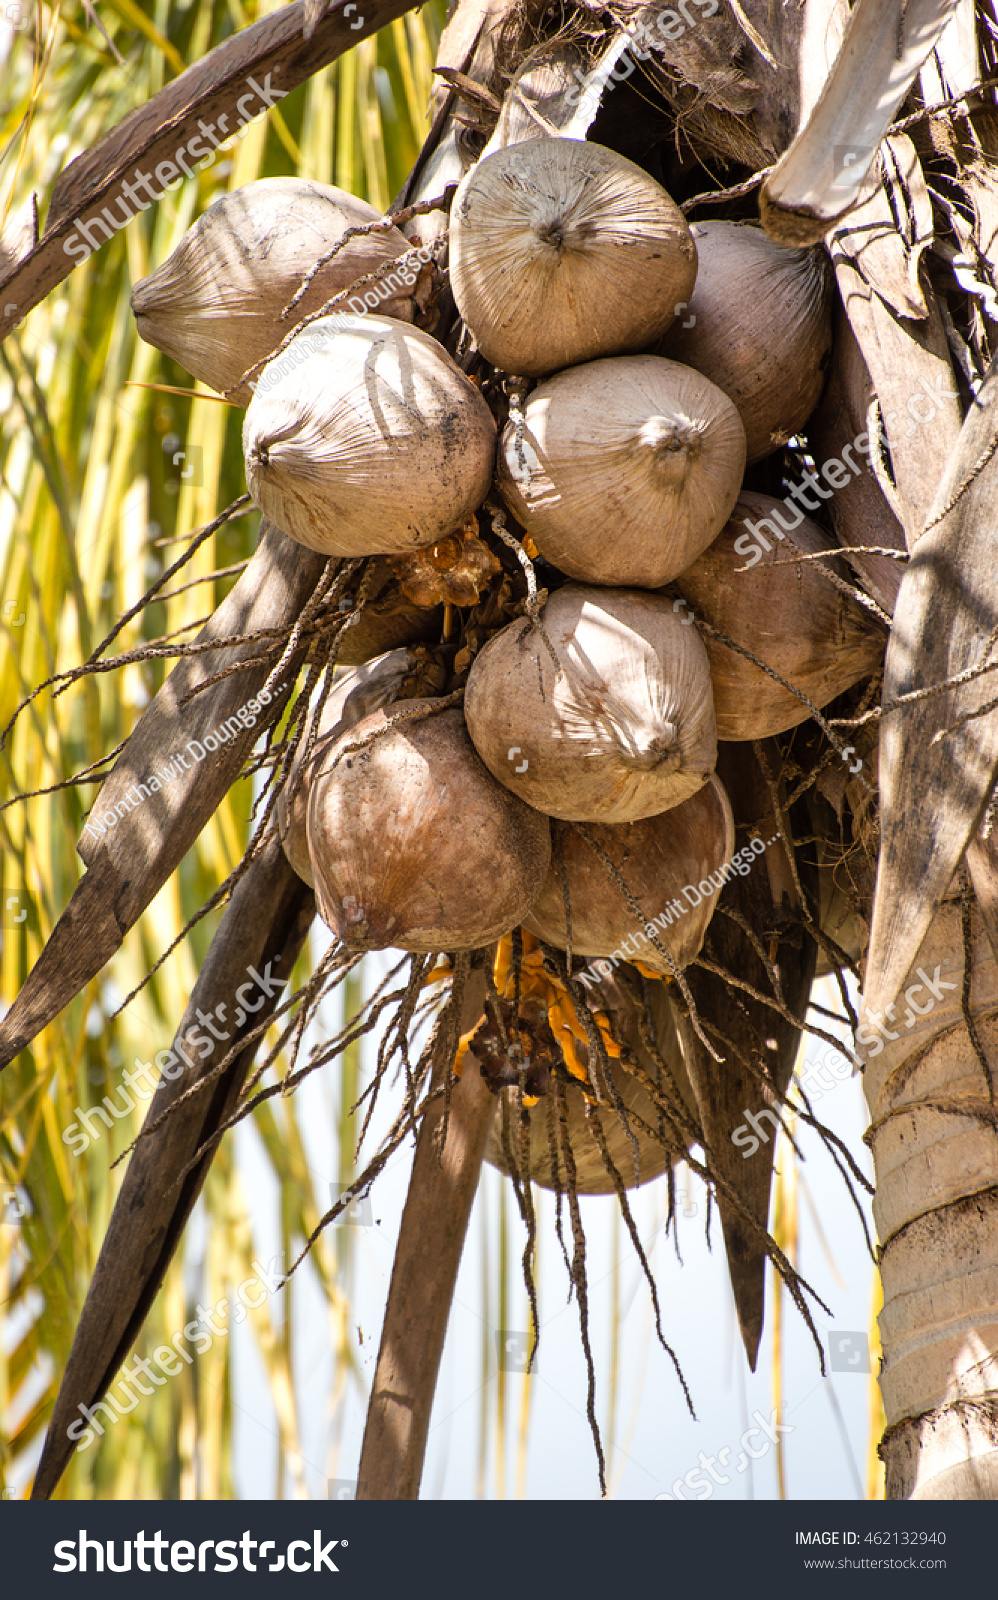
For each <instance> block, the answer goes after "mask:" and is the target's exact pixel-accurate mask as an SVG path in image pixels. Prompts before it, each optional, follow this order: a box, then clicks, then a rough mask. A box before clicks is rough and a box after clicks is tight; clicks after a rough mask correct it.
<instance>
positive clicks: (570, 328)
mask: <svg viewBox="0 0 998 1600" xmlns="http://www.w3.org/2000/svg"><path fill="white" fill-rule="evenodd" d="M696 270H697V258H696V249H695V247H694V244H693V240H692V236H691V234H690V230H689V227H688V226H687V223H686V220H685V218H684V217H683V215H682V212H681V211H680V210H679V208H678V207H677V206H676V205H675V203H674V202H673V201H672V200H671V199H670V198H669V196H668V195H667V194H666V192H665V190H664V189H663V188H662V187H661V185H660V184H658V183H656V182H655V180H654V178H651V177H649V175H648V174H647V173H646V172H644V171H642V169H641V168H640V167H637V166H635V165H634V163H633V162H631V161H628V160H626V159H625V158H624V157H623V156H620V155H617V154H616V153H615V152H614V151H612V150H606V149H604V148H603V147H602V146H601V145H596V144H587V143H586V142H585V141H583V140H578V139H551V138H543V139H532V140H530V141H529V142H528V143H526V144H516V145H512V146H510V147H509V148H508V149H506V150H497V151H495V152H494V154H492V155H489V156H486V157H485V158H484V159H483V160H481V161H479V162H478V163H477V165H476V166H474V167H472V169H471V171H470V172H469V173H467V174H466V175H465V177H464V179H463V180H462V182H461V185H460V187H459V189H458V191H457V194H456V196H455V198H454V205H453V208H452V210H451V225H450V281H451V288H452V290H453V293H454V299H455V300H456V302H457V307H458V310H459V311H460V313H461V315H462V317H463V318H464V320H465V322H466V323H467V324H468V327H469V328H470V329H471V331H472V333H473V334H474V335H475V338H476V340H477V342H478V347H479V349H480V350H481V352H482V354H483V355H484V356H485V357H486V358H487V360H489V361H491V362H492V363H493V365H494V366H497V367H499V368H501V369H502V370H503V371H504V372H511V373H517V374H521V375H523V376H527V377H536V376H540V375H541V374H543V373H547V372H554V371H556V370H557V369H558V368H560V367H567V366H572V365H574V364H575V363H576V362H578V361H589V360H592V359H593V357H595V356H603V355H615V354H617V353H618V352H620V351H623V350H640V349H641V348H642V346H643V345H647V344H650V343H651V342H652V340H654V339H656V338H658V337H659V336H660V335H661V334H662V333H664V331H665V329H666V328H667V327H668V326H669V324H670V323H671V322H672V320H673V317H674V315H675V307H676V306H677V304H679V303H680V302H682V301H684V300H688V299H689V297H690V294H691V292H692V289H693V282H694V279H695V277H696Z"/></svg>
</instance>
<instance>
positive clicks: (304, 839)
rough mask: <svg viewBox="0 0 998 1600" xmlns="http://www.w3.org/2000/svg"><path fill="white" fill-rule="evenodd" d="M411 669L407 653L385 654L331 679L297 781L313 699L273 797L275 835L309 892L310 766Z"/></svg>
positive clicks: (388, 697) (391, 695) (384, 701)
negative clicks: (293, 754)
mask: <svg viewBox="0 0 998 1600" xmlns="http://www.w3.org/2000/svg"><path fill="white" fill-rule="evenodd" d="M413 667H414V662H413V658H412V656H410V654H409V652H408V650H391V651H389V652H388V653H387V654H386V655H383V656H379V657H378V658H377V660H375V661H368V662H366V663H365V664H364V665H363V666H359V667H356V668H355V669H354V670H353V671H352V672H345V673H343V675H342V676H341V677H340V678H338V679H337V681H336V682H335V683H334V684H333V687H332V688H331V689H330V691H329V693H328V695H327V696H326V700H325V704H324V705H323V707H322V711H321V713H320V715H319V719H318V729H317V731H316V735H315V743H314V744H313V745H312V750H311V754H310V756H309V759H308V768H307V770H306V773H305V776H304V777H303V778H302V779H301V781H299V779H298V774H299V772H300V771H301V763H302V759H303V757H304V754H305V750H306V747H307V744H308V741H309V738H310V737H311V732H312V726H313V724H314V722H315V713H316V711H318V708H319V700H318V694H317V695H316V698H315V703H314V705H313V706H312V709H311V710H310V712H309V714H308V721H307V723H306V726H305V729H304V731H303V733H302V736H301V741H300V743H299V745H298V751H297V754H296V755H295V758H294V761H293V762H292V764H291V769H290V771H289V773H288V775H287V778H286V780H285V782H284V785H283V787H282V789H281V792H280V794H279V795H278V797H277V829H278V832H279V834H280V836H281V844H282V846H283V848H284V854H285V855H286V856H287V858H288V860H289V861H290V863H291V865H292V866H293V867H294V869H295V871H296V872H297V874H298V876H299V878H304V880H305V882H306V883H307V884H309V885H310V886H311V887H313V888H314V887H315V884H314V880H313V877H312V860H311V857H310V856H309V853H308V834H307V822H308V795H309V787H310V783H311V778H310V773H311V770H312V768H313V767H314V766H315V763H316V762H319V763H321V761H322V755H323V752H324V750H325V749H326V747H327V745H328V744H330V743H331V742H332V740H334V739H337V738H338V737H339V735H340V734H341V733H345V732H346V730H347V729H348V728H352V727H353V725H354V723H356V722H360V721H361V719H362V718H363V717H366V716H369V715H370V713H371V712H372V711H379V710H380V709H381V707H382V706H386V705H388V704H389V702H390V701H392V700H394V699H395V697H396V695H397V694H398V692H399V690H400V689H401V687H402V685H403V683H404V682H405V680H406V678H407V677H408V676H409V675H410V673H411V672H412V670H413Z"/></svg>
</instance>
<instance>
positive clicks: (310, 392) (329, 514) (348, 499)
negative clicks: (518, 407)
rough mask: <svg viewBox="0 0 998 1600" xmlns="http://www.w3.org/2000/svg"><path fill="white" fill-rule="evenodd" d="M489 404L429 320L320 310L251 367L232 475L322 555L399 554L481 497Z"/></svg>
mask: <svg viewBox="0 0 998 1600" xmlns="http://www.w3.org/2000/svg"><path fill="white" fill-rule="evenodd" d="M495 432H496V430H495V423H494V422H493V420H492V413H491V412H490V411H489V408H488V406H487V405H486V404H485V401H484V400H483V399H482V396H481V395H480V394H479V392H478V390H477V389H476V388H475V386H474V384H473V383H471V382H470V380H469V379H468V378H466V377H465V375H464V373H463V372H462V371H461V369H460V368H459V367H458V366H457V365H456V363H455V362H454V361H452V360H451V358H450V356H449V355H448V354H447V352H446V350H445V349H444V348H443V346H442V345H440V344H438V343H437V341H436V340H435V339H432V338H431V337H430V336H429V334H426V333H421V332H419V331H418V330H417V329H416V328H409V327H406V326H405V324H404V323H401V322H395V321H393V320H392V319H391V318H389V317H374V316H370V317H352V316H346V317H339V316H335V317H322V318H320V320H319V321H318V322H315V323H313V324H312V325H311V327H309V328H304V329H302V331H301V332H300V333H299V334H297V335H296V336H295V338H294V339H293V340H292V342H291V344H290V345H289V346H288V348H287V350H285V351H284V352H283V353H282V354H281V355H280V356H278V357H277V358H276V359H275V360H274V361H272V362H270V363H269V364H268V365H267V366H266V367H264V369H263V373H262V374H261V378H260V383H259V385H258V387H257V391H256V394H255V395H254V396H253V400H252V403H251V405H250V407H249V410H248V411H247V413H246V419H245V422H244V424H243V454H244V456H245V460H246V483H247V487H248V488H249V491H250V494H251V495H252V496H253V499H254V500H255V502H256V504H257V505H258V506H259V507H260V509H261V510H262V511H264V512H265V513H266V515H267V516H268V517H269V518H270V520H271V521H272V522H274V523H276V524H277V526H278V527H279V528H281V529H282V530H283V531H284V532H285V533H286V534H289V535H290V537H291V538H292V539H297V540H298V542H299V544H303V545H307V546H308V547H309V549H311V550H318V551H320V552H321V553H322V554H323V555H333V556H362V555H401V554H405V553H406V552H409V551H411V550H414V549H417V548H419V547H420V546H422V545H429V544H435V543H437V541H438V540H440V539H442V538H444V537H445V536H446V535H449V534H451V533H452V532H454V530H455V529H456V528H458V527H460V526H461V525H462V524H463V523H464V522H465V520H466V519H467V518H468V517H469V516H470V514H471V512H472V511H474V510H475V508H476V507H477V506H479V505H480V504H481V502H482V501H483V500H484V498H485V495H486V494H487V492H488V488H489V484H490V483H491V481H492V463H493V457H494V454H495Z"/></svg>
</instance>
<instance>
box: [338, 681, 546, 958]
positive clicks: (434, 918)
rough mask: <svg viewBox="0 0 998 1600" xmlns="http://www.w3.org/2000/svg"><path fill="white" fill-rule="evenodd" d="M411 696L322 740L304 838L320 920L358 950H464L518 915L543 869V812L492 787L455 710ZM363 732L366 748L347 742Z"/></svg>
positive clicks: (502, 929) (356, 739)
mask: <svg viewBox="0 0 998 1600" xmlns="http://www.w3.org/2000/svg"><path fill="white" fill-rule="evenodd" d="M432 705H433V702H432V701H427V700H409V701H406V703H405V707H404V709H405V711H406V712H407V713H408V714H409V720H407V721H405V722H403V723H402V724H401V725H399V726H398V727H395V728H392V729H391V730H390V731H389V732H387V733H386V732H384V729H385V727H386V724H387V722H388V719H389V717H390V716H392V715H397V714H398V711H399V708H398V707H393V708H391V710H389V711H376V712H373V713H372V714H371V715H370V716H368V717H365V718H364V719H363V720H362V721H361V722H359V723H357V724H356V725H355V726H354V727H353V728H351V729H349V731H348V732H346V733H345V734H343V735H341V736H340V738H338V739H336V740H335V741H333V743H332V744H331V745H329V746H328V747H327V748H326V750H325V752H324V754H323V759H322V761H321V763H316V765H315V767H314V768H313V773H312V783H311V789H310V794H309V808H308V845H309V853H310V855H311V858H312V872H313V875H314V878H315V890H316V897H317V900H318V905H319V912H320V914H321V916H322V919H323V921H324V922H325V923H326V924H327V926H328V927H329V928H331V929H332V931H333V932H334V933H335V934H336V935H337V937H338V938H340V939H341V940H342V941H343V943H344V944H346V945H348V946H349V947H350V948H351V949H353V950H381V949H385V948H386V947H388V946H394V947H396V948H398V949H401V950H414V951H422V952H424V953H425V952H428V951H432V950H469V949H474V948H476V947H478V946H479V945H484V944H488V943H489V942H490V941H492V940H494V939H497V938H498V937H499V935H500V934H502V933H505V932H508V931H509V929H510V928H513V927H515V926H516V925H517V924H518V923H519V922H521V921H522V920H523V917H524V916H525V915H526V912H527V911H528V910H529V908H530V903H531V901H532V900H533V898H534V896H535V895H536V893H537V891H538V889H539V887H540V885H541V883H542V882H543V881H544V876H545V874H546V872H547V869H548V865H549V863H550V858H551V838H550V830H549V825H548V821H547V818H546V817H543V816H541V815H540V813H539V812H537V811H533V810H531V808H530V806H528V805H526V804H524V802H523V801H522V800H518V799H517V797H516V796H515V795H511V794H509V793H508V791H507V790H505V789H503V788H502V787H501V785H500V784H497V783H496V782H495V781H494V780H493V779H492V778H491V777H490V776H489V774H488V772H487V771H486V770H485V768H484V766H483V765H482V763H481V761H480V760H479V759H478V757H477V755H476V754H475V751H474V748H473V747H472V744H471V740H470V739H469V737H468V732H467V729H466V728H465V725H464V717H463V716H462V714H461V711H460V709H459V708H457V707H448V708H447V709H446V710H444V711H437V712H434V713H433V714H432V715H423V716H420V715H419V713H421V712H427V711H429V710H430V708H431V707H432ZM366 739H367V740H370V742H369V743H368V744H366V745H365V746H364V748H362V749H357V750H350V749H348V747H349V746H352V745H356V744H358V743H360V742H362V741H364V740H366Z"/></svg>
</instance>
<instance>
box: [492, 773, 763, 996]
mask: <svg viewBox="0 0 998 1600" xmlns="http://www.w3.org/2000/svg"><path fill="white" fill-rule="evenodd" d="M585 831H586V832H587V833H588V834H589V835H590V837H591V838H593V839H594V840H595V841H596V843H597V844H598V845H599V847H600V848H601V849H602V850H603V851H604V852H605V854H606V855H607V856H608V857H609V859H610V860H611V861H612V862H613V865H614V866H615V867H616V868H617V871H618V872H619V873H620V876H621V877H622V878H623V880H624V882H625V883H626V884H627V887H628V889H629V890H630V892H631V895H632V896H633V898H634V900H635V901H636V903H637V904H638V905H639V906H640V907H641V910H642V911H643V912H644V914H645V916H646V918H647V919H648V920H647V921H646V922H645V924H644V926H641V925H640V923H639V922H638V920H637V918H636V917H635V914H634V912H633V911H632V909H631V907H630V906H629V905H628V903H627V899H626V897H625V895H624V892H623V890H622V889H621V888H620V886H619V884H618V883H617V882H616V881H615V880H614V879H613V878H612V877H611V875H610V873H609V872H608V871H607V869H606V867H605V866H604V864H603V862H602V861H601V860H600V859H599V856H598V855H597V854H596V852H595V851H594V850H593V849H592V847H591V846H590V845H589V844H588V843H587V842H586V840H585V839H584V837H583V835H582V832H581V831H580V830H579V828H578V827H572V826H570V825H569V826H568V827H563V828H562V829H561V849H562V859H563V862H564V866H565V871H566V874H567V879H568V896H569V905H570V908H571V913H572V951H573V954H575V955H579V956H589V957H594V956H595V957H603V958H604V961H603V963H602V966H605V967H606V972H605V973H602V976H608V975H609V972H610V971H611V970H612V965H611V964H610V963H611V961H612V963H613V964H616V963H619V962H623V961H629V960H634V959H636V960H640V961H641V962H643V963H644V965H645V966H647V967H651V969H652V971H654V972H657V973H659V974H661V976H662V977H668V976H669V975H670V974H671V972H672V967H671V966H670V965H669V963H668V961H667V960H666V959H665V956H663V955H662V954H661V952H660V951H659V950H658V949H656V947H655V945H654V944H653V943H652V940H653V939H655V940H657V941H658V943H659V944H660V945H662V946H663V947H664V949H665V950H667V951H668V953H669V955H670V956H671V957H672V960H673V961H674V962H675V964H676V966H678V967H686V966H688V965H689V963H690V962H691V961H692V960H693V959H694V957H696V956H697V955H699V953H700V947H701V945H702V944H703V939H704V934H705V933H706V931H707V924H708V923H709V921H710V919H711V917H712V916H713V914H714V907H715V905H716V904H717V901H718V898H719V896H720V893H721V890H722V889H723V887H724V884H725V882H726V881H727V879H728V878H730V877H732V876H733V875H734V872H735V871H736V870H738V871H743V870H745V871H747V870H748V866H747V863H745V862H742V863H741V865H740V866H739V867H738V868H735V867H732V866H730V865H726V864H727V863H730V862H731V857H732V854H733V853H734V848H735V828H734V822H733V820H732V816H731V806H730V804H729V802H728V797H727V795H726V794H725V792H724V788H723V786H722V784H721V782H720V780H719V779H718V777H717V776H716V775H712V776H711V777H710V779H709V780H708V782H707V783H705V784H704V786H703V788H702V789H701V790H700V792H699V793H698V794H695V795H693V796H691V798H690V799H689V800H684V801H683V802H682V804H681V805H678V806H673V807H672V808H671V809H670V810H669V811H664V812H662V813H661V814H660V815H659V816H656V817H645V818H644V819H643V820H642V821H641V822H625V823H623V824H616V825H604V824H601V823H591V824H589V825H588V827H587V828H586V830H585ZM656 918H658V919H659V920H658V921H655V920H654V919H656ZM523 926H524V927H525V928H528V929H529V930H530V932H531V933H532V934H534V935H535V936H536V937H537V938H538V939H543V940H544V942H545V943H546V944H553V945H555V946H556V947H557V948H558V949H559V950H564V949H565V948H566V942H567V934H566V922H565V901H564V897H563V895H562V886H561V877H560V874H559V873H558V870H557V866H556V864H555V863H554V862H552V865H551V870H550V871H549V872H548V875H547V877H546V878H545V880H544V886H543V888H542V889H541V892H540V894H539V895H538V896H537V899H536V900H535V901H534V903H533V905H532V906H531V908H530V911H529V913H528V914H527V916H526V917H525V918H524V920H523ZM585 981H586V985H587V987H591V986H592V984H593V983H594V981H596V979H595V978H594V975H593V973H592V972H590V973H589V975H588V976H587V978H586V980H585Z"/></svg>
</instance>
